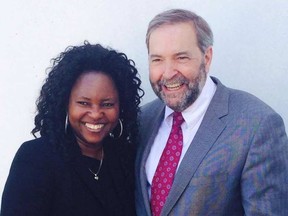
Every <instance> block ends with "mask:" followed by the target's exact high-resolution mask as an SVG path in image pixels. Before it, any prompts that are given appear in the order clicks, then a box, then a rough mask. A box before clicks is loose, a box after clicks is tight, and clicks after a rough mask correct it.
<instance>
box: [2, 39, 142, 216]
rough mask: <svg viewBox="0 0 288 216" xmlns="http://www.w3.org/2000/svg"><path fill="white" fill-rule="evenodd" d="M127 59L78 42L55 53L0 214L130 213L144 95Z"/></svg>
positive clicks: (17, 156) (131, 213)
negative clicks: (141, 103) (33, 125)
mask: <svg viewBox="0 0 288 216" xmlns="http://www.w3.org/2000/svg"><path fill="white" fill-rule="evenodd" d="M140 84H141V81H140V79H139V78H138V72H137V70H136V68H135V67H134V62H133V61H131V60H129V59H127V57H126V55H125V54H123V53H118V52H116V51H114V50H111V49H106V48H103V47H102V46H101V45H99V44H97V45H91V44H89V43H88V42H85V43H84V45H82V46H78V47H68V48H67V49H66V50H65V51H64V52H63V53H61V54H60V55H59V57H57V58H55V59H54V61H53V65H52V68H51V71H50V72H49V74H48V77H47V79H46V81H45V83H44V85H43V87H42V90H41V93H40V97H39V98H38V101H37V111H38V112H37V115H36V117H35V128H34V129H33V130H32V133H33V135H34V136H35V137H36V134H37V133H38V132H40V135H41V138H37V139H34V140H31V141H28V142H25V143H24V144H22V146H21V147H20V149H19V150H18V152H17V154H16V156H15V158H14V160H13V163H12V166H11V170H10V174H9V176H8V179H7V182H6V185H5V189H4V192H3V197H2V207H1V211H2V212H1V215H2V216H6V215H13V216H14V215H17V216H21V215H29V216H31V215H32V216H33V215H35V216H36V215H37V216H40V215H41V216H43V215H53V216H54V215H62V216H63V215H79V216H80V215H81V216H82V215H83V216H84V215H97V216H98V215H105V216H106V215H117V216H120V215H125V216H127V215H135V209H134V179H133V178H134V167H133V164H134V146H135V143H136V137H137V120H136V119H137V115H138V111H139V107H138V106H139V103H140V100H141V97H142V96H143V94H144V92H143V91H142V89H141V88H140Z"/></svg>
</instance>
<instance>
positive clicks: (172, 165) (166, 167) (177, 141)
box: [151, 112, 184, 216]
mask: <svg viewBox="0 0 288 216" xmlns="http://www.w3.org/2000/svg"><path fill="white" fill-rule="evenodd" d="M183 122H184V119H183V116H182V114H181V112H174V113H173V125H172V130H171V132H170V135H169V138H168V141H167V143H166V146H165V148H164V150H163V152H162V155H161V158H160V160H159V163H158V166H157V169H156V172H155V175H154V177H153V180H152V186H151V210H152V215H153V216H159V215H160V213H161V211H162V208H163V206H164V204H165V201H166V198H167V196H168V194H169V191H170V189H171V187H172V184H173V180H174V175H175V172H176V169H177V166H178V162H179V159H180V156H181V152H182V146H183V135H182V129H181V124H182V123H183Z"/></svg>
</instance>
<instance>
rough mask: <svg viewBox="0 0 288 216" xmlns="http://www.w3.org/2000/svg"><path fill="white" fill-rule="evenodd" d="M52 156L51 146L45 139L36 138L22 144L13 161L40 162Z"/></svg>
mask: <svg viewBox="0 0 288 216" xmlns="http://www.w3.org/2000/svg"><path fill="white" fill-rule="evenodd" d="M52 155H53V149H52V146H51V145H50V144H49V142H48V140H47V139H46V138H43V137H41V138H36V139H33V140H29V141H26V142H24V143H23V144H22V145H21V146H20V148H19V149H18V151H17V153H16V155H15V160H26V161H33V162H35V163H37V161H42V160H44V159H45V158H51V156H52Z"/></svg>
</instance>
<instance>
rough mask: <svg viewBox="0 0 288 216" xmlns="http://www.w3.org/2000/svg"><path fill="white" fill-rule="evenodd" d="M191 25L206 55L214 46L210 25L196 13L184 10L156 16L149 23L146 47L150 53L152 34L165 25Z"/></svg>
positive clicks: (199, 45) (169, 11)
mask: <svg viewBox="0 0 288 216" xmlns="http://www.w3.org/2000/svg"><path fill="white" fill-rule="evenodd" d="M183 22H187V23H189V22H190V23H191V24H192V25H193V26H194V28H195V31H196V37H197V42H198V47H199V49H200V50H201V52H202V53H203V54H204V53H205V51H206V49H207V48H208V47H209V46H212V45H213V32H212V30H211V28H210V26H209V24H208V23H207V22H206V21H205V20H204V19H203V18H202V17H200V16H198V15H197V14H196V13H194V12H191V11H188V10H183V9H172V10H168V11H164V12H162V13H160V14H158V15H156V16H155V17H154V18H153V19H152V20H151V21H150V23H149V25H148V29H147V33H146V45H147V49H148V52H149V39H150V35H151V33H152V32H153V31H154V30H155V29H157V28H159V27H160V26H163V25H172V24H177V23H183Z"/></svg>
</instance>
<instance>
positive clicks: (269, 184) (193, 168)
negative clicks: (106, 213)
mask: <svg viewBox="0 0 288 216" xmlns="http://www.w3.org/2000/svg"><path fill="white" fill-rule="evenodd" d="M146 43H147V48H148V55H149V70H150V75H149V76H150V82H151V85H152V88H153V90H154V92H155V93H156V95H157V96H158V97H159V99H156V100H154V101H152V102H150V103H148V104H146V105H145V106H144V107H143V109H142V115H141V121H140V122H141V127H140V132H141V142H140V146H139V148H138V154H137V159H136V205H137V206H136V207H137V213H138V215H140V216H145V215H177V216H181V215H183V216H187V215H197V216H199V215H203V216H207V215H213V216H214V215H221V216H222V215H229V216H233V215H253V216H254V215H271V216H272V215H273V216H274V215H283V216H284V215H288V186H287V185H288V184H287V183H288V141H287V135H286V132H285V128H284V123H283V121H282V119H281V117H280V116H279V115H278V114H277V113H275V111H273V110H272V109H271V108H270V107H269V106H267V105H266V104H264V103H263V102H262V101H260V100H259V99H257V98H256V97H254V96H252V95H250V94H248V93H245V92H242V91H238V90H233V89H230V88H227V87H225V86H224V85H223V84H222V83H221V82H220V81H219V80H218V79H216V78H214V77H210V76H208V72H209V67H210V64H211V61H212V54H213V52H212V51H213V49H212V45H213V34H212V31H211V29H210V27H209V25H208V24H207V23H206V21H205V20H203V18H201V17H199V16H198V15H196V14H194V13H192V12H190V11H186V10H169V11H166V12H163V13H161V14H159V15H157V16H156V17H155V18H154V19H153V20H152V21H151V22H150V24H149V27H148V31H147V35H146ZM176 115H177V117H174V116H176ZM172 116H173V117H172ZM172 118H173V120H172ZM182 119H184V122H183V123H182V121H181V120H182ZM172 121H173V126H172ZM177 121H181V122H180V123H179V125H180V126H175V125H176V124H178V123H176V122H177ZM171 127H172V130H171ZM170 131H171V133H170ZM169 133H170V135H169ZM167 140H169V142H167V144H166V141H167ZM169 143H170V144H169ZM171 143H172V144H171ZM171 155H172V156H171Z"/></svg>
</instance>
